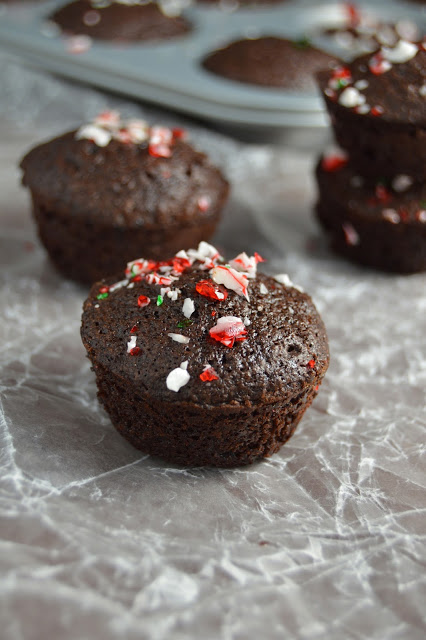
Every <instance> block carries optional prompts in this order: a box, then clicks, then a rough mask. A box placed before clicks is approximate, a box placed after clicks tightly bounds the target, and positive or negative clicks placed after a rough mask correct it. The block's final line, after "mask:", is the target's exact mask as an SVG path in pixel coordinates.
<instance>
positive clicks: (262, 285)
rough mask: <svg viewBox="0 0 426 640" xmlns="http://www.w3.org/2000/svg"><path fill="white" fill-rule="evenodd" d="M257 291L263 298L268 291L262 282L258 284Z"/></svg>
mask: <svg viewBox="0 0 426 640" xmlns="http://www.w3.org/2000/svg"><path fill="white" fill-rule="evenodd" d="M259 291H260V293H261V294H262V295H263V296H264V295H266V294H267V293H268V289H267V288H266V287H265V285H264V284H263V282H261V283H260V287H259Z"/></svg>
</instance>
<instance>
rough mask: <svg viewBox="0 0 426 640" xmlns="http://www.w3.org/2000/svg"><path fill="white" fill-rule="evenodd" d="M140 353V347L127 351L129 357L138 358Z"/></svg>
mask: <svg viewBox="0 0 426 640" xmlns="http://www.w3.org/2000/svg"><path fill="white" fill-rule="evenodd" d="M140 352H141V348H140V347H133V349H130V351H129V355H131V356H138V355H139V354H140Z"/></svg>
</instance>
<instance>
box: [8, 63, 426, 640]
mask: <svg viewBox="0 0 426 640" xmlns="http://www.w3.org/2000/svg"><path fill="white" fill-rule="evenodd" d="M0 63H1V64H0V87H1V93H0V113H1V116H0V138H1V147H0V154H1V155H0V205H1V206H0V215H1V221H2V224H1V232H0V260H1V267H2V268H1V270H0V280H1V293H0V300H1V305H0V318H1V322H0V335H1V344H2V348H1V353H0V398H1V414H0V421H1V422H0V429H1V439H2V448H1V461H2V464H1V479H0V491H1V493H0V539H1V542H0V545H1V546H0V560H1V582H0V610H1V633H0V635H1V637H2V639H4V640H20V639H21V638H25V639H27V638H30V639H37V640H38V639H43V640H50V639H55V640H56V639H57V638H60V639H61V640H69V639H71V638H73V639H74V638H77V639H78V640H84V639H91V640H92V639H94V640H97V639H98V638H99V639H102V640H110V639H113V638H125V639H131V640H133V639H145V638H146V639H150V640H151V639H152V640H183V639H187V638H197V639H198V638H202V639H203V640H209V639H212V640H213V639H220V640H245V639H253V640H257V639H268V640H269V639H271V640H275V639H277V640H278V639H279V640H282V639H284V638H303V639H306V640H308V639H309V640H313V639H317V638H318V639H323V638H326V639H327V640H342V639H346V638H351V639H352V638H354V639H356V638H368V639H371V640H394V639H397V638H398V639H404V640H405V639H410V640H411V639H413V640H414V639H416V640H417V639H419V640H420V639H423V638H424V637H425V630H426V627H425V603H426V589H425V581H426V578H425V575H426V574H425V546H424V542H425V534H426V522H425V520H426V519H425V511H426V501H425V489H424V484H425V474H424V470H423V466H422V463H423V459H422V458H424V452H425V444H424V443H425V411H424V409H425V383H426V368H425V363H426V353H425V338H424V335H425V328H426V327H425V312H426V295H425V276H424V275H413V276H408V277H399V276H389V275H381V274H379V273H373V272H370V271H368V270H366V269H361V268H357V267H356V266H352V265H350V264H348V263H346V262H344V261H342V260H340V259H338V258H335V257H333V256H332V255H331V254H330V253H329V252H328V250H327V248H326V245H325V243H324V240H323V238H322V236H321V233H320V232H319V230H318V229H317V227H316V225H315V222H314V221H313V219H312V215H311V204H312V200H313V197H314V190H313V184H312V180H311V178H310V172H311V170H312V165H313V161H314V155H315V153H316V152H315V151H314V149H315V146H317V147H318V140H317V139H316V136H315V135H313V134H312V139H308V140H306V139H305V140H304V144H303V145H300V146H299V145H298V147H294V148H293V147H289V146H288V145H287V146H286V145H284V144H282V142H281V143H280V144H275V145H274V144H270V143H268V144H266V143H264V144H254V143H251V144H244V143H242V142H237V141H236V140H235V139H232V138H231V137H227V136H225V135H223V134H217V133H213V132H211V131H209V130H208V129H207V128H203V127H202V126H200V125H197V126H196V125H194V124H189V129H190V131H191V134H192V140H193V141H194V143H195V144H196V145H198V146H199V147H200V148H202V149H206V150H209V152H210V154H211V156H212V158H213V159H214V160H215V161H216V162H218V163H220V164H221V165H222V166H223V167H224V169H225V170H226V172H227V173H228V175H229V177H230V179H231V180H232V182H233V195H232V198H231V201H230V203H229V205H228V207H227V210H226V212H225V213H226V217H225V219H224V221H223V224H222V225H221V227H220V230H219V232H218V234H217V236H216V238H215V241H216V243H217V244H218V245H219V246H221V247H222V248H223V249H224V250H225V251H226V252H227V254H228V255H232V254H233V253H235V252H239V251H241V250H244V249H248V250H250V251H253V250H257V251H259V252H260V253H262V254H264V255H265V257H266V258H268V260H269V261H268V263H267V265H266V266H267V268H268V269H269V270H270V271H280V272H283V271H287V272H288V273H289V274H290V276H291V278H292V279H293V280H294V281H295V282H296V283H298V284H300V285H302V286H303V287H304V288H305V289H306V290H307V291H308V292H310V293H311V294H312V296H313V298H314V300H315V302H316V304H317V305H318V308H319V310H320V311H321V313H322V315H323V318H324V321H325V323H326V326H327V329H328V333H329V338H330V348H331V365H330V369H329V372H328V374H327V376H326V379H325V382H324V384H323V386H322V388H321V390H320V394H319V396H318V398H317V399H316V400H315V402H314V404H313V406H312V408H311V409H310V410H309V411H308V413H307V414H306V416H305V418H304V419H303V421H302V423H301V424H300V426H299V427H298V429H297V431H296V434H295V435H294V436H293V438H292V440H291V441H290V442H289V443H288V444H286V445H285V446H284V447H283V449H282V450H281V452H280V453H278V454H276V455H274V456H273V457H272V458H270V459H269V460H266V461H264V462H261V463H258V464H256V465H253V466H252V467H250V468H241V469H235V470H226V471H223V470H222V471H216V470H211V469H210V470H206V469H192V470H191V469H187V470H183V469H180V468H177V467H173V466H170V465H167V464H165V463H163V462H161V461H160V460H156V459H152V458H150V457H148V456H146V455H142V454H141V453H139V452H138V451H136V450H135V449H133V448H132V447H131V446H130V445H128V444H127V443H126V442H125V441H124V440H123V439H122V438H121V437H120V436H119V435H118V433H116V431H115V430H114V428H113V427H112V426H111V424H110V422H109V420H108V417H107V416H106V415H105V413H104V412H103V411H102V409H100V407H99V405H98V403H97V400H96V388H95V384H94V377H93V374H92V373H91V371H90V368H89V362H88V360H87V359H86V358H85V353H84V349H83V347H82V345H81V342H80V337H79V324H80V311H81V305H82V301H83V299H84V297H85V289H84V288H82V287H78V286H76V285H74V284H73V283H70V282H65V281H64V280H62V279H61V278H60V277H59V276H58V275H57V274H56V273H55V272H54V271H53V270H52V268H51V267H50V265H49V263H48V261H47V259H46V256H45V254H44V251H43V250H42V248H41V247H40V245H39V243H38V241H37V239H36V236H35V231H34V228H33V225H32V222H31V219H30V216H29V203H28V196H27V194H26V193H25V192H24V190H23V189H22V188H21V187H20V186H19V172H18V170H17V168H16V165H17V162H18V159H19V158H20V156H21V155H22V154H23V152H24V151H25V150H26V149H28V148H29V147H31V146H32V145H33V144H34V143H36V142H38V141H40V140H41V139H43V138H47V137H49V136H52V135H54V134H57V133H59V132H61V131H63V130H65V129H67V128H68V127H71V126H75V125H77V124H79V123H80V121H81V120H84V119H85V118H87V117H89V116H92V115H94V114H95V113H96V112H97V111H98V110H100V109H101V108H103V107H105V106H119V107H120V108H122V109H124V110H125V112H126V113H127V114H128V115H136V114H142V115H147V116H148V117H149V118H150V119H154V120H157V121H158V119H160V120H161V121H166V122H167V123H171V122H176V121H178V122H179V123H182V122H183V123H185V122H184V121H183V119H182V118H177V117H176V118H173V117H172V116H171V115H167V116H165V115H164V114H161V112H160V111H155V110H143V109H142V108H140V107H138V106H137V105H134V104H131V103H127V102H125V101H124V100H123V99H121V100H120V99H118V98H112V97H105V96H103V95H102V94H100V93H97V92H95V91H93V90H90V89H87V88H81V87H80V88H79V87H77V86H73V85H68V84H66V83H65V82H63V81H60V80H58V79H54V78H52V77H49V76H45V75H43V74H41V73H36V72H33V71H29V70H24V69H23V68H21V67H20V66H18V65H17V63H16V62H14V61H13V60H10V59H6V58H5V57H4V56H3V57H2V58H1V60H0ZM186 124H187V125H188V123H186ZM300 135H301V136H302V135H303V134H302V133H301V134H300ZM306 135H308V136H309V135H311V134H309V133H308V134H305V136H306ZM293 138H294V139H297V137H296V136H293ZM306 143H307V144H306ZM309 147H311V150H306V149H307V148H309Z"/></svg>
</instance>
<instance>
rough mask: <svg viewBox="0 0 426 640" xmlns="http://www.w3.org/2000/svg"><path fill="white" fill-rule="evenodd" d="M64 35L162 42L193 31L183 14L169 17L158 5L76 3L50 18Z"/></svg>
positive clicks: (103, 0)
mask: <svg viewBox="0 0 426 640" xmlns="http://www.w3.org/2000/svg"><path fill="white" fill-rule="evenodd" d="M49 20H51V21H52V22H54V23H55V24H57V25H58V26H59V27H60V28H61V30H62V31H63V32H65V33H68V34H72V35H86V36H90V37H91V38H93V39H95V40H119V41H123V42H134V41H139V40H163V39H165V38H174V37H176V36H182V35H184V34H186V33H188V32H189V31H191V28H192V27H191V25H190V23H189V22H188V21H187V20H186V19H185V18H184V17H182V16H180V15H166V13H164V12H163V10H162V8H161V4H159V3H158V4H157V3H155V2H140V3H138V2H134V3H127V2H120V0H115V1H110V0H100V1H99V2H96V1H95V0H75V2H71V3H69V4H67V5H65V6H64V7H61V8H60V9H58V10H57V11H55V12H54V13H52V14H51V15H50V16H49Z"/></svg>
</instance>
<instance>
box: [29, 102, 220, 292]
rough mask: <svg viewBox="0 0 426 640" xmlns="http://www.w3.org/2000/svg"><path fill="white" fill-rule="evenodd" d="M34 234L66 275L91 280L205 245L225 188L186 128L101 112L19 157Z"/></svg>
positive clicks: (215, 221)
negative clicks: (128, 265) (129, 264)
mask: <svg viewBox="0 0 426 640" xmlns="http://www.w3.org/2000/svg"><path fill="white" fill-rule="evenodd" d="M21 168H22V169H23V184H24V185H26V186H27V187H29V189H30V191H31V196H32V203H33V213H34V217H35V221H36V223H37V227H38V233H39V236H40V239H41V241H42V243H43V244H44V246H45V248H46V250H47V252H48V254H49V256H50V258H51V260H52V262H53V264H54V265H55V266H56V268H57V269H58V270H59V271H60V272H61V273H62V274H63V275H64V276H66V277H68V278H71V279H74V280H77V281H80V282H83V283H88V284H91V283H93V282H95V281H96V280H98V279H99V278H101V277H103V276H104V275H105V274H108V273H114V272H116V271H119V270H120V269H122V268H123V266H125V265H126V263H127V262H128V261H129V260H132V259H134V258H136V257H137V256H139V255H140V254H141V253H143V254H144V255H145V256H146V257H148V258H153V259H159V258H161V257H162V256H164V255H165V254H166V255H173V254H174V253H175V252H176V251H177V250H179V249H180V248H181V247H186V248H188V247H191V246H194V244H197V243H198V242H200V240H202V239H208V238H209V237H210V236H211V235H212V234H213V232H214V231H215V228H216V225H217V223H218V221H219V218H220V214H221V210H222V208H223V206H224V204H225V201H226V199H227V196H228V191H229V184H228V182H227V180H226V179H225V178H224V176H223V175H222V173H221V171H220V170H219V169H218V168H216V167H214V166H213V165H212V164H211V163H210V162H209V160H208V158H207V156H206V155H205V154H204V153H201V152H199V151H196V150H195V149H194V148H193V147H192V146H191V145H190V144H188V142H186V141H185V131H184V130H182V129H169V128H167V127H162V126H148V125H147V123H146V122H144V121H142V120H128V121H122V120H121V118H120V115H119V114H118V113H116V112H112V111H110V112H105V113H103V114H101V115H100V116H99V117H98V118H96V119H95V120H94V121H93V122H92V123H90V124H88V125H84V126H82V127H81V128H80V129H79V130H78V131H72V132H69V133H66V134H64V135H62V136H59V137H58V138H55V139H54V140H50V141H49V142H47V143H44V144H41V145H39V146H37V147H36V148H34V149H33V150H32V151H30V152H29V153H28V154H27V155H26V156H25V157H24V159H23V160H22V162H21Z"/></svg>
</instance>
